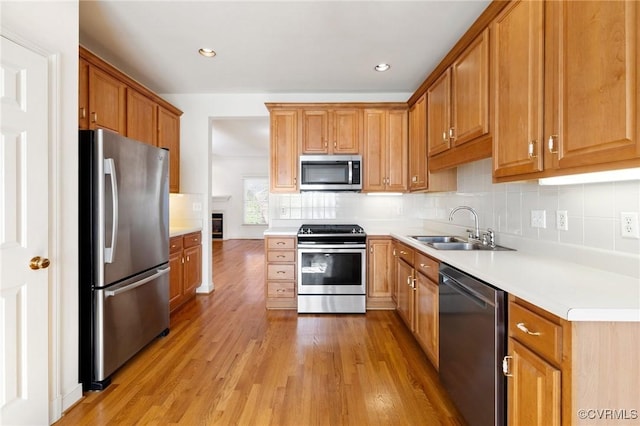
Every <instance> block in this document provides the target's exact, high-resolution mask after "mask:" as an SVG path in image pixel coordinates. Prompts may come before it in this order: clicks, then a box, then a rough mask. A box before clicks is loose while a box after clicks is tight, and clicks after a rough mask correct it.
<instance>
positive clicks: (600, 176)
mask: <svg viewBox="0 0 640 426" xmlns="http://www.w3.org/2000/svg"><path fill="white" fill-rule="evenodd" d="M623 180H640V167H639V168H635V169H621V170H609V171H606V172H593V173H582V174H577V175H567V176H556V177H549V178H543V179H538V185H577V184H581V183H597V182H617V181H623Z"/></svg>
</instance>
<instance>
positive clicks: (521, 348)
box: [503, 296, 571, 426]
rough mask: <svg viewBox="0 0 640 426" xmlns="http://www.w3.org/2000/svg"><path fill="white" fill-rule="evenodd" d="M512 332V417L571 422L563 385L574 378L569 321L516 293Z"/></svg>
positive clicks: (508, 368)
mask: <svg viewBox="0 0 640 426" xmlns="http://www.w3.org/2000/svg"><path fill="white" fill-rule="evenodd" d="M508 333H509V338H508V355H507V356H506V357H505V361H504V363H503V372H504V374H505V375H506V376H507V401H508V402H507V407H508V409H507V411H508V423H509V424H510V425H549V426H554V425H562V424H571V414H570V413H564V414H565V416H566V418H565V417H564V416H563V410H562V405H563V403H562V401H563V395H562V394H563V390H562V385H563V382H566V383H570V382H571V379H570V376H569V373H570V371H571V368H570V357H569V356H570V354H569V353H567V352H568V351H569V349H570V335H571V328H570V325H569V323H568V322H566V321H564V320H562V319H560V318H558V317H556V316H555V315H552V314H550V313H548V312H546V311H543V310H542V309H539V308H537V307H535V306H532V305H529V304H527V303H526V302H523V301H520V300H519V299H516V298H514V297H513V296H510V297H509V326H508ZM566 392H568V393H570V390H569V388H568V387H567V390H566ZM567 396H568V395H565V397H567Z"/></svg>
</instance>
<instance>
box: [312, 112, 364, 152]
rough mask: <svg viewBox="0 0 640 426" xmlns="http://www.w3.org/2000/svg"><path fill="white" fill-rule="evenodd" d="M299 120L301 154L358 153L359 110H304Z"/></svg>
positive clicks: (360, 141) (360, 114)
mask: <svg viewBox="0 0 640 426" xmlns="http://www.w3.org/2000/svg"><path fill="white" fill-rule="evenodd" d="M301 119H302V148H301V154H359V153H360V146H361V144H362V109H361V108H335V107H327V108H320V107H318V108H309V109H307V108H304V109H302V110H301Z"/></svg>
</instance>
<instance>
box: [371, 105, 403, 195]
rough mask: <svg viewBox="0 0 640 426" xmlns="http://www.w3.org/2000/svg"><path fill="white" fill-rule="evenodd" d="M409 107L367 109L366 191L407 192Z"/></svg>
mask: <svg viewBox="0 0 640 426" xmlns="http://www.w3.org/2000/svg"><path fill="white" fill-rule="evenodd" d="M408 148H409V147H408V123H407V110H406V108H401V109H396V108H389V109H365V110H364V154H363V162H364V166H363V185H362V190H363V191H369V192H385V191H386V192H405V191H406V190H407V161H408Z"/></svg>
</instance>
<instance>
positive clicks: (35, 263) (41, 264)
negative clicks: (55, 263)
mask: <svg viewBox="0 0 640 426" xmlns="http://www.w3.org/2000/svg"><path fill="white" fill-rule="evenodd" d="M50 264H51V262H50V261H49V259H47V258H46V257H40V256H36V257H34V258H32V259H31V261H30V262H29V268H31V269H34V270H37V269H46V268H48V267H49V265H50Z"/></svg>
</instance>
